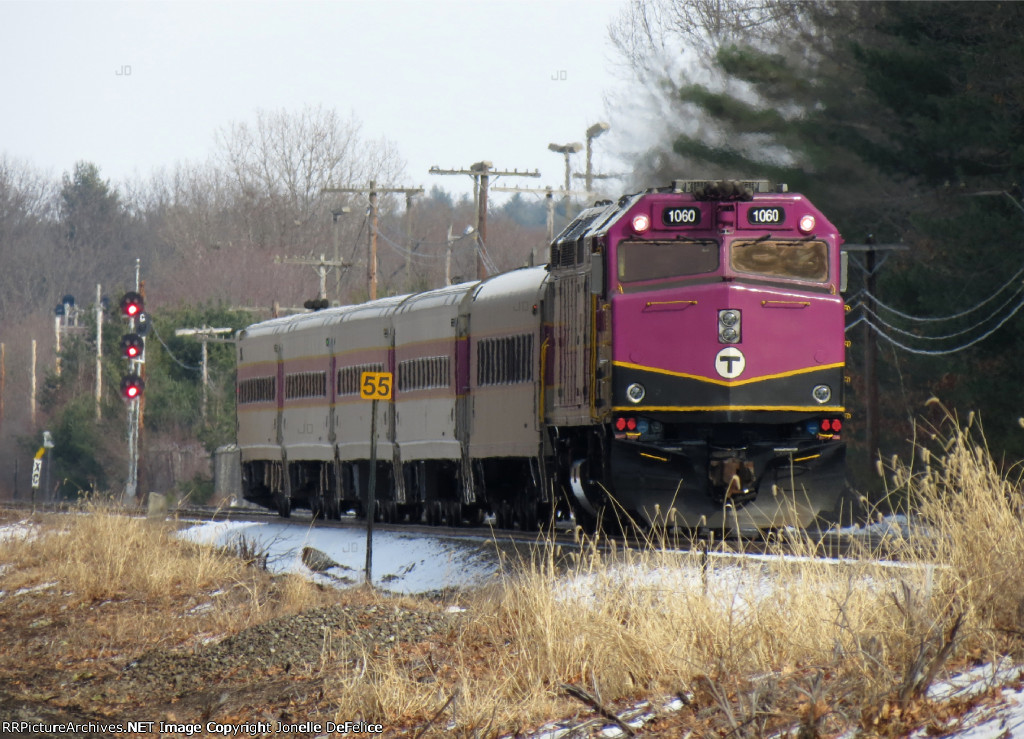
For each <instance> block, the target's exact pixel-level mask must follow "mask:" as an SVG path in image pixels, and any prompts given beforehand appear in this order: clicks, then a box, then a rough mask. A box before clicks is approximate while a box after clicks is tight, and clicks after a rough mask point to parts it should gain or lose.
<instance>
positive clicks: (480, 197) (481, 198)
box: [430, 161, 540, 280]
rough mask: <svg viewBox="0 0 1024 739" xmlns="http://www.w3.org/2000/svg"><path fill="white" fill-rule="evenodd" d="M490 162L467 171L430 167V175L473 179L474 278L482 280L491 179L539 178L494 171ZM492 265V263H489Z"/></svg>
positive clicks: (481, 163)
mask: <svg viewBox="0 0 1024 739" xmlns="http://www.w3.org/2000/svg"><path fill="white" fill-rule="evenodd" d="M491 167H492V165H491V163H490V162H487V161H482V162H477V163H475V164H472V165H470V167H469V169H441V168H440V167H431V168H430V174H442V175H452V174H465V175H469V176H470V177H472V178H473V202H474V203H475V204H476V232H477V233H478V234H479V244H478V247H479V248H478V250H477V260H476V276H477V279H479V280H482V279H484V278H486V277H487V270H488V269H490V268H488V267H487V266H486V265H487V262H488V261H490V258H489V257H488V255H487V249H486V247H485V244H486V242H487V189H488V184H489V182H490V178H491V177H540V172H539V171H537V170H536V169H535V170H533V171H532V172H530V171H523V172H520V171H519V170H518V169H513V170H512V171H508V170H495V169H491ZM490 263H491V265H493V264H494V263H493V262H490Z"/></svg>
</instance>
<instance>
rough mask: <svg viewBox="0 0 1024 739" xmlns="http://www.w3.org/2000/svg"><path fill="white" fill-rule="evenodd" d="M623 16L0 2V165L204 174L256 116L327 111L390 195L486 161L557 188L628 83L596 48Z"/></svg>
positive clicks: (514, 8)
mask: <svg viewBox="0 0 1024 739" xmlns="http://www.w3.org/2000/svg"><path fill="white" fill-rule="evenodd" d="M622 5H623V0H535V1H526V0H475V1H472V2H469V1H463V0H418V1H405V0H334V1H333V2H301V1H296V2H242V1H235V2H142V1H141V0H136V1H134V2H128V1H125V2H50V1H48V0H36V1H34V2H10V1H9V0H0V91H2V92H0V95H2V96H0V101H2V102H0V110H2V114H0V153H6V154H7V155H9V156H11V157H14V158H16V159H19V160H24V161H27V162H28V163H30V164H32V165H34V166H35V167H37V168H39V169H42V170H43V171H45V172H48V173H50V174H52V175H53V176H59V175H60V174H61V173H63V172H67V171H70V170H71V169H72V168H73V166H74V163H75V162H76V161H79V160H87V161H91V162H94V163H96V164H97V165H99V167H100V170H101V174H102V175H103V176H104V177H106V178H110V179H112V180H114V181H115V182H116V181H120V180H123V179H126V178H130V177H133V176H135V175H138V176H142V177H146V176H148V175H149V174H150V173H151V172H152V171H153V169H154V168H159V167H166V168H172V167H173V166H174V165H175V164H176V163H177V162H180V161H185V160H189V161H194V162H199V161H202V160H205V159H206V158H207V156H208V155H209V154H210V153H211V152H212V150H213V147H214V132H215V131H216V130H217V129H219V128H222V127H225V126H226V125H227V124H229V123H230V122H232V121H253V120H254V118H255V111H256V110H257V109H260V108H262V109H268V110H276V109H287V110H294V111H298V110H301V108H302V107H303V106H305V105H323V106H325V107H328V108H334V109H336V110H337V111H338V113H339V114H340V115H341V116H342V117H343V118H345V117H348V115H349V114H350V113H353V114H355V116H356V117H357V118H358V119H359V120H361V121H362V123H363V134H364V136H365V137H366V138H370V139H373V138H378V137H382V136H383V137H386V138H388V139H390V140H391V141H392V142H393V143H394V144H395V145H396V146H397V149H398V151H399V153H400V154H401V155H402V157H403V158H404V159H405V160H406V161H407V163H408V167H407V170H406V173H407V174H406V182H404V183H393V184H402V185H407V186H425V187H427V188H428V189H429V188H430V187H431V186H432V185H435V184H436V185H440V186H442V187H444V188H446V189H449V190H458V191H466V190H468V189H469V187H470V180H469V178H468V177H439V176H436V175H429V174H428V173H427V170H428V169H429V168H430V166H431V165H435V164H436V165H439V166H441V167H443V168H452V169H455V168H465V167H468V166H469V165H470V164H472V163H473V162H477V161H480V160H483V159H486V160H490V161H491V162H492V163H493V164H494V166H495V167H496V168H501V169H515V168H518V169H530V170H532V169H540V171H541V173H542V175H543V176H542V177H541V178H540V179H538V180H526V179H519V180H517V181H516V182H518V183H519V184H522V185H526V186H540V185H552V186H556V187H557V186H559V185H560V184H561V183H562V181H563V179H564V161H563V159H562V157H561V155H559V154H555V153H552V152H549V151H548V150H547V145H548V143H551V142H555V143H568V142H573V141H582V140H583V139H584V132H585V130H586V128H587V127H588V126H589V125H591V124H592V123H594V122H596V121H598V120H607V119H608V118H609V110H608V108H607V107H606V105H605V95H606V93H608V92H609V91H610V90H612V89H613V88H614V87H616V86H617V85H621V84H622V82H621V79H620V78H619V77H618V76H617V74H616V73H614V69H615V56H614V54H613V53H612V52H611V51H610V47H609V43H608V26H609V24H610V23H611V22H612V21H613V20H614V19H615V18H616V17H617V16H618V14H619V11H620V8H621V7H622ZM613 122H614V120H613ZM613 143H614V139H613V136H612V135H609V136H607V137H605V138H604V139H601V140H600V141H598V143H597V144H596V145H595V162H596V163H597V164H598V165H599V168H600V167H604V168H605V169H621V165H620V164H619V163H618V162H617V161H616V160H614V159H613V158H612V156H611V155H610V153H609V149H610V147H611V146H612V145H613ZM577 169H578V170H580V171H582V169H583V161H582V156H581V157H579V163H578V167H577ZM504 184H514V182H513V181H510V180H506V181H505V183H504Z"/></svg>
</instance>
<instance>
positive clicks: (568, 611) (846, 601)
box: [0, 417, 1024, 737]
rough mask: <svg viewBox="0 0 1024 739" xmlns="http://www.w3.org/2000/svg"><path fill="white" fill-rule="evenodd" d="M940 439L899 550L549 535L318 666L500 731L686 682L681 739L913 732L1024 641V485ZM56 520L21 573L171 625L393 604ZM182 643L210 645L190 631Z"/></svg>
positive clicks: (330, 680) (445, 731)
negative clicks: (394, 640) (447, 598)
mask: <svg viewBox="0 0 1024 739" xmlns="http://www.w3.org/2000/svg"><path fill="white" fill-rule="evenodd" d="M928 443H929V445H930V446H931V447H932V448H933V450H934V451H933V452H931V453H929V454H921V455H920V457H919V458H918V459H917V460H915V461H914V462H913V463H911V464H904V463H902V462H900V461H899V460H894V461H893V462H892V463H890V464H889V465H888V469H887V474H888V475H890V476H891V479H892V483H893V487H892V491H893V493H894V494H895V493H899V494H900V495H901V496H904V497H906V498H907V499H908V500H910V505H911V508H912V512H913V513H915V514H916V515H917V516H918V517H919V518H920V520H923V521H925V522H926V523H927V530H923V529H919V530H915V531H914V533H912V534H911V535H910V536H909V537H907V538H905V539H896V540H893V541H889V542H887V543H886V547H885V550H884V551H885V552H886V553H894V554H895V558H894V559H895V560H898V561H893V559H892V558H890V559H889V560H888V561H882V560H881V559H880V558H879V556H878V555H879V553H880V552H879V551H864V552H862V553H861V556H859V557H853V558H850V559H847V560H844V561H842V562H837V561H828V560H824V559H822V558H820V557H818V556H816V555H818V554H820V553H821V552H820V545H819V544H818V543H817V542H816V541H815V540H814V539H812V538H811V537H810V536H809V535H808V534H807V533H806V532H800V531H789V532H785V533H784V534H783V535H782V537H781V538H780V539H779V540H778V545H777V546H778V553H779V554H780V555H781V553H782V552H783V551H786V552H791V551H794V550H795V551H796V553H797V554H798V555H802V556H786V557H784V556H774V557H765V558H753V557H739V556H735V555H734V554H730V553H728V552H724V551H723V552H706V551H703V550H701V549H700V548H697V549H693V550H692V551H688V552H681V551H673V550H667V549H665V548H663V547H660V546H658V545H659V544H660V543H661V542H658V541H653V542H651V546H644V547H640V548H636V549H628V548H622V547H621V546H618V547H616V546H611V547H605V546H604V542H602V541H600V540H596V541H595V540H583V541H581V542H580V546H579V548H578V549H574V550H571V551H568V550H567V551H562V550H560V549H559V548H557V547H554V546H551V545H547V546H542V547H540V548H539V550H538V554H537V555H536V556H535V557H534V558H533V559H532V560H531V561H529V562H525V563H509V565H508V567H507V568H506V571H505V574H504V576H503V577H502V578H501V579H500V581H499V582H498V583H496V584H495V585H493V586H491V587H489V588H486V589H484V590H481V591H478V592H475V593H472V594H470V595H468V596H466V597H465V600H464V604H465V605H466V606H467V609H468V613H467V617H465V618H462V619H460V620H459V621H458V624H459V625H458V626H457V627H456V628H455V629H454V631H452V632H451V633H437V634H434V635H432V636H430V637H428V638H426V639H425V640H423V641H422V642H420V643H416V644H411V645H409V646H408V647H406V648H403V649H401V650H382V651H376V650H364V652H363V653H361V654H355V655H353V654H349V653H348V652H346V651H345V649H344V648H342V647H340V646H339V644H338V643H337V642H335V643H333V644H332V643H328V642H327V641H325V644H324V647H323V659H322V660H321V663H320V664H319V665H316V666H314V668H313V673H314V674H313V675H312V676H311V677H312V678H316V679H318V680H321V681H322V693H321V697H320V698H319V699H318V700H319V702H320V704H322V705H328V706H330V707H331V708H330V711H331V713H332V714H333V718H334V719H335V720H338V721H345V720H354V719H361V720H366V721H380V722H381V723H384V724H385V725H387V726H391V727H399V726H403V727H419V728H420V729H423V730H424V731H423V735H424V736H443V735H449V734H454V735H461V736H493V735H496V734H499V733H502V732H522V731H527V730H529V729H531V728H533V727H536V726H538V725H539V724H541V723H543V722H544V721H545V720H547V719H550V718H552V717H556V716H567V715H571V714H573V713H574V712H579V713H581V714H584V715H586V714H590V708H588V707H585V706H583V705H582V704H580V703H578V702H577V701H575V700H574V699H571V698H568V697H567V696H566V691H565V687H564V686H565V685H574V686H578V687H580V688H583V689H584V690H586V691H588V692H589V693H591V694H592V695H593V696H595V698H596V699H597V700H598V701H599V702H600V703H601V704H603V705H605V706H608V707H615V706H619V707H621V706H622V705H623V704H624V703H626V702H630V701H634V700H636V699H640V698H653V699H662V698H664V697H667V696H672V695H684V696H687V699H688V700H689V701H690V702H691V705H690V708H688V709H686V710H685V711H682V712H680V713H679V714H677V715H675V716H674V717H670V718H666V719H663V720H662V723H661V724H659V725H660V726H662V727H666V731H670V732H674V733H676V734H677V735H678V734H679V733H685V731H686V730H693V731H695V732H696V734H697V735H700V734H702V733H705V732H708V733H710V732H718V733H731V734H732V735H735V736H737V737H744V736H749V737H757V736H765V735H769V734H771V733H772V732H775V731H778V730H788V731H791V732H799V734H800V735H801V736H803V737H814V736H826V735H828V734H830V733H835V732H839V731H842V730H846V729H849V728H851V727H855V726H860V727H861V728H862V729H864V730H865V731H866V732H867V733H869V734H874V735H879V736H893V737H895V736H901V735H904V734H905V733H907V732H908V731H909V730H910V729H911V728H912V727H914V726H918V725H921V724H922V723H925V722H927V721H929V720H938V719H936V716H938V715H940V713H941V711H940V709H938V708H937V707H935V706H932V705H931V704H930V703H929V702H928V701H927V699H926V696H925V690H926V689H927V687H928V685H929V684H931V683H933V682H934V681H935V680H937V679H939V678H941V676H942V675H943V671H944V670H946V669H951V668H952V667H954V666H962V665H965V664H970V663H971V662H972V661H984V660H990V659H992V658H993V656H994V655H997V654H1006V653H1010V654H1014V655H1015V656H1016V654H1017V653H1018V651H1019V649H1020V644H1021V642H1020V637H1021V635H1022V631H1024V623H1022V616H1024V600H1022V594H1024V568H1022V567H1021V566H1020V564H1019V563H1020V562H1021V561H1024V525H1022V522H1021V511H1022V510H1024V500H1022V497H1021V491H1020V488H1019V486H1018V485H1017V484H1016V482H1015V481H1014V478H1013V477H1012V476H1010V477H1007V475H1006V474H1003V473H1002V472H1001V470H1000V469H999V467H998V465H996V464H995V463H994V462H993V461H992V459H991V458H990V456H989V454H988V452H987V451H986V450H985V447H984V441H983V438H982V437H980V436H979V435H978V433H977V429H976V428H973V427H972V426H971V425H970V424H969V425H968V427H967V428H961V427H960V426H958V425H957V424H956V423H955V419H953V418H952V417H950V418H949V419H948V423H947V424H946V425H945V426H944V427H943V429H941V430H938V431H935V433H934V438H931V439H930V440H929V442H928ZM59 526H60V528H61V530H62V533H61V534H60V535H50V536H47V537H42V538H39V539H37V540H34V541H23V542H8V543H6V544H2V545H0V546H2V547H3V548H4V550H5V551H4V552H3V553H2V554H3V559H4V561H8V562H10V561H12V560H14V559H16V560H18V562H19V563H20V564H18V569H16V570H15V569H12V570H10V571H8V572H7V573H5V576H4V586H5V587H7V588H11V587H19V586H21V585H31V584H38V583H40V582H47V581H56V582H58V583H59V585H58V587H60V588H61V589H64V590H66V591H69V592H72V593H74V594H75V597H76V598H78V599H79V600H80V601H81V602H82V603H89V602H93V603H95V602H97V601H102V600H105V599H118V598H121V599H123V598H134V599H138V600H139V601H140V602H144V603H146V604H147V607H146V610H145V615H143V613H142V612H140V615H139V618H140V619H141V618H154V619H157V620H158V617H157V616H155V615H154V614H155V613H156V612H157V611H158V606H157V604H159V602H161V599H168V598H179V599H188V598H192V599H195V598H197V597H200V599H201V596H197V593H198V594H202V593H208V592H209V591H210V590H211V589H213V588H219V589H222V590H224V589H226V590H227V592H228V594H229V595H228V596H223V597H220V598H218V599H217V601H216V602H217V604H218V606H217V608H216V609H214V610H213V611H211V612H210V613H209V614H208V615H207V616H205V617H204V618H203V619H202V620H201V621H200V622H199V623H201V628H202V630H203V633H220V634H223V633H230V632H231V631H233V630H237V629H239V628H241V627H243V626H245V625H248V624H250V623H255V622H258V621H261V620H266V619H267V618H270V617H272V616H273V615H278V614H281V613H288V612H298V611H300V610H302V609H304V608H307V607H310V606H312V605H317V604H320V603H323V602H324V599H325V598H335V599H337V598H342V599H351V602H353V603H356V602H359V603H366V602H377V599H380V600H381V602H383V598H384V596H381V595H380V594H376V593H373V592H372V591H366V590H363V589H355V590H349V591H346V592H345V593H344V594H343V595H341V596H338V595H336V594H335V595H325V594H324V593H322V592H321V591H319V590H318V589H316V588H314V587H312V586H310V585H309V584H308V583H306V582H305V581H302V580H301V579H299V578H291V579H280V578H277V579H273V580H272V579H271V578H269V577H263V576H257V575H255V574H254V572H253V570H252V568H246V567H245V566H244V565H243V564H241V563H240V562H239V561H238V559H237V558H232V557H230V556H225V554H224V553H223V552H217V551H215V550H211V549H208V548H203V547H197V546H194V545H190V544H187V543H184V542H181V541H179V540H177V539H176V538H174V537H173V536H172V531H171V529H170V528H169V527H166V526H160V525H157V526H153V525H152V524H149V523H147V522H145V521H140V520H135V519H127V518H125V517H123V516H120V515H117V514H116V513H111V512H104V511H93V512H92V515H88V516H85V515H83V516H74V517H66V518H65V519H61V521H60V523H59ZM783 540H784V541H783ZM264 575H265V573H264ZM190 602H191V601H190ZM390 602H392V603H394V602H395V601H394V600H391V601H390ZM408 605H416V606H417V607H423V604H422V603H418V602H416V601H414V600H410V601H409V602H408ZM104 628H105V629H107V630H108V631H109V632H110V637H109V638H110V641H111V642H112V643H120V642H121V641H122V640H126V639H127V638H128V636H127V635H128V633H129V632H131V631H132V629H133V628H136V629H137V628H138V623H137V621H136V622H133V621H132V619H131V617H130V616H129V615H128V614H125V615H124V616H123V617H122V620H121V621H116V622H111V623H109V624H107V625H105V626H104ZM168 628H170V626H168ZM154 638H156V637H154ZM174 638H175V639H178V640H179V642H178V644H179V646H182V647H184V648H190V647H191V646H194V642H190V641H189V638H190V637H189V636H188V635H183V634H181V633H179V632H175V634H174ZM194 638H196V639H198V638H199V635H195V637H194ZM338 638H339V639H340V637H338ZM353 657H355V658H356V659H355V661H353V660H352V659H351V658H353Z"/></svg>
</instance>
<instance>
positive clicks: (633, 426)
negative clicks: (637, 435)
mask: <svg viewBox="0 0 1024 739" xmlns="http://www.w3.org/2000/svg"><path fill="white" fill-rule="evenodd" d="M626 428H628V429H629V430H630V431H636V419H635V418H631V419H629V421H627V422H626Z"/></svg>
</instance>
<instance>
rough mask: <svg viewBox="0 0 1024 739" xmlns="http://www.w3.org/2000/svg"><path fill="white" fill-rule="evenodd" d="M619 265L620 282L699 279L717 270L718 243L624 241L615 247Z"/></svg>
mask: <svg viewBox="0 0 1024 739" xmlns="http://www.w3.org/2000/svg"><path fill="white" fill-rule="evenodd" d="M618 261H619V281H620V282H643V281H645V280H657V279H662V278H666V277H685V276H687V275H702V274H707V273H708V272H714V271H715V270H717V269H718V263H719V262H718V243H717V242H715V241H685V242H683V241H623V242H620V243H619V246H618Z"/></svg>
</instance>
